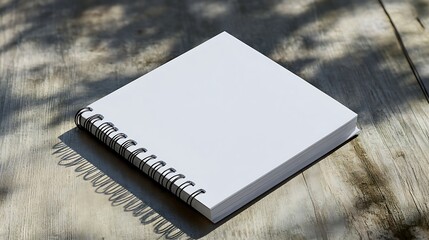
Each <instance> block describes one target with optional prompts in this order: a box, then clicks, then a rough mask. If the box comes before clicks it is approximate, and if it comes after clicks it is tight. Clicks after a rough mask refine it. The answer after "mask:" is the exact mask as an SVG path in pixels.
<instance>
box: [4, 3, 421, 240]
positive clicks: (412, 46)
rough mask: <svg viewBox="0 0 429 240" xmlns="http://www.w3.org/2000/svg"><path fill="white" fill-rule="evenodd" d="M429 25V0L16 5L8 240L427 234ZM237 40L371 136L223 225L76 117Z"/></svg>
mask: <svg viewBox="0 0 429 240" xmlns="http://www.w3.org/2000/svg"><path fill="white" fill-rule="evenodd" d="M428 29H429V1H424V0H409V1H399V0H380V1H377V0H371V1H370V0H363V1H361V0H332V1H324V0H319V1H312V0H302V1H292V0H290V1H289V0H285V1H274V0H271V1H247V0H246V1H245V0H242V1H207V2H201V1H190V0H189V1H159V0H145V1H132V0H126V1H118V2H115V1H111V0H107V1H65V0H50V1H48V0H35V1H14V0H9V1H8V0H2V1H0V75H1V77H0V114H1V115H0V146H1V152H0V239H48V238H49V239H65V238H70V239H87V238H90V239H91V238H92V239H159V238H176V237H180V238H183V239H185V238H188V237H191V238H201V237H203V238H206V239H224V238H226V239H289V238H290V239H314V238H319V239H353V238H364V239H367V238H382V237H384V238H388V239H390V238H412V237H422V238H429V104H428V101H427V100H426V99H425V94H424V89H425V86H426V87H428V86H429V84H428V83H429V30H428ZM223 30H226V31H228V32H229V33H231V34H233V35H235V36H236V37H238V38H239V39H241V40H242V41H244V42H246V43H248V44H249V45H251V46H252V47H254V48H255V49H257V50H259V51H260V52H262V53H264V54H265V55H267V56H269V57H270V58H272V59H273V60H275V61H277V62H278V63H280V64H281V65H283V66H285V67H286V68H288V69H290V70H291V71H293V72H295V73H296V74H298V75H300V76H301V77H303V78H304V79H306V80H308V81H309V82H310V83H311V84H313V85H315V86H316V87H318V88H319V89H321V90H323V91H324V92H326V93H327V94H329V95H331V96H332V97H333V98H335V99H337V100H338V101H340V102H341V103H343V104H344V105H346V106H348V107H350V108H351V109H352V110H354V111H355V112H357V113H358V114H359V120H358V125H359V127H360V128H361V129H362V132H361V134H360V135H359V137H357V138H355V139H354V140H352V141H351V142H349V143H347V144H345V145H344V146H342V147H341V148H340V149H338V150H337V151H335V152H333V153H331V154H330V155H328V156H327V157H325V158H324V159H322V160H321V161H318V162H317V163H316V164H314V165H312V166H311V167H309V168H308V169H306V170H305V171H303V172H302V173H299V174H297V175H296V176H295V177H293V178H291V179H289V180H288V181H285V182H284V183H282V184H280V185H279V186H277V187H276V188H274V189H273V190H272V191H270V192H269V193H267V194H265V195H264V196H262V197H261V198H259V199H257V200H256V201H254V202H252V203H251V204H249V205H248V206H246V207H245V208H243V209H241V210H240V211H239V212H238V213H236V214H234V215H233V216H231V217H230V218H228V219H226V220H225V221H222V222H221V223H219V224H217V225H213V224H210V223H209V222H208V221H207V220H205V219H204V218H203V217H201V216H200V215H199V214H198V213H196V212H195V211H194V210H192V209H190V208H188V207H187V206H186V205H185V204H183V203H181V202H180V201H177V199H176V198H175V197H174V196H172V195H171V194H169V193H167V192H166V191H164V190H162V189H161V188H159V187H158V186H157V185H156V184H155V183H154V182H152V181H150V180H149V179H148V178H146V177H145V176H143V175H142V174H139V173H138V171H137V170H135V169H134V168H132V167H130V166H129V165H127V164H126V163H124V161H122V159H120V158H119V157H118V156H117V155H115V154H113V153H112V152H111V151H109V150H107V149H106V148H105V147H103V146H102V145H101V144H100V143H98V142H97V141H95V140H94V139H93V138H91V137H90V136H88V135H87V134H85V133H83V132H81V131H79V130H77V129H76V128H75V126H74V123H73V115H74V113H75V112H76V110H78V109H79V108H81V107H83V106H85V105H87V104H89V103H91V102H93V101H95V100H96V99H98V98H100V97H102V96H104V95H107V94H108V93H110V92H112V91H114V90H116V89H118V88H119V87H121V86H123V85H125V84H127V83H129V82H131V81H132V80H134V79H135V78H136V77H138V76H140V75H143V74H145V73H147V72H149V71H150V70H152V69H154V68H156V67H158V66H160V65H161V64H163V63H165V62H166V61H168V60H170V59H172V58H174V57H176V56H178V55H180V54H181V53H183V52H185V51H187V50H189V49H190V48H192V47H194V46H196V45H197V44H199V43H201V42H203V41H204V40H206V39H208V38H210V37H212V36H214V35H215V34H217V33H219V32H221V31H223ZM428 89H429V88H428Z"/></svg>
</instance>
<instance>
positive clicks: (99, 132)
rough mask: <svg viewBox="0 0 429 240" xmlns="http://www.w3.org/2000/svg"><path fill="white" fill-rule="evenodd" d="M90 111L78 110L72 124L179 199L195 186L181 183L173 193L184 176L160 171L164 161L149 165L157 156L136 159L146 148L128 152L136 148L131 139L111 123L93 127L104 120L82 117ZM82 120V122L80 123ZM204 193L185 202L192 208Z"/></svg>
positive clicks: (96, 115)
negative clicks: (186, 189) (197, 198)
mask: <svg viewBox="0 0 429 240" xmlns="http://www.w3.org/2000/svg"><path fill="white" fill-rule="evenodd" d="M92 111H93V109H92V108H91V107H84V108H81V109H79V111H77V112H76V114H75V116H74V122H75V124H76V126H77V127H78V128H79V129H82V130H86V131H88V132H90V133H92V134H93V135H94V136H95V137H96V138H97V139H99V140H100V141H102V142H103V143H104V144H106V145H107V146H109V147H110V148H111V149H113V150H115V151H116V152H117V153H118V154H119V155H121V156H122V157H124V158H125V159H127V160H128V162H130V163H131V164H133V165H134V166H136V167H138V168H139V169H140V170H141V171H143V172H145V167H146V173H147V175H148V176H149V177H150V178H152V179H153V180H154V181H156V182H158V183H159V184H161V185H162V186H163V187H165V188H167V189H168V190H169V191H170V192H172V193H173V194H175V195H176V196H178V197H179V198H181V195H182V193H183V191H184V189H185V188H187V187H191V186H192V187H194V186H195V183H194V182H192V181H189V180H187V181H184V182H183V183H181V184H180V185H178V186H177V188H176V189H175V190H174V192H173V186H174V185H175V183H176V182H177V181H179V180H180V179H182V181H183V180H184V179H185V178H186V176H185V175H183V174H181V173H176V169H174V168H171V167H170V168H167V169H165V170H163V171H161V168H163V167H166V166H167V163H166V162H164V161H161V160H159V161H156V162H153V163H149V161H151V160H155V159H157V156H156V155H154V154H151V155H148V156H146V157H144V158H142V159H140V158H138V157H137V156H138V155H139V154H142V153H146V152H147V151H148V150H147V149H146V148H142V147H140V148H137V149H135V150H133V151H130V150H129V149H128V148H130V147H132V146H137V142H136V141H134V140H133V139H127V138H128V136H127V135H126V134H125V133H121V132H118V131H119V129H118V128H117V127H115V125H114V124H113V123H111V122H102V123H101V124H100V125H98V126H96V125H95V123H96V122H99V121H102V120H103V119H104V116H103V115H101V114H98V113H97V114H93V115H91V116H89V117H87V118H83V117H82V114H84V113H86V112H92ZM82 119H83V122H82ZM94 128H95V132H93V129H94ZM116 132H117V133H116ZM113 133H116V134H115V135H113V137H112V136H111V135H112V134H113ZM121 139H124V142H122V143H121V144H119V140H121ZM117 145H118V146H119V148H117ZM127 150H128V151H127ZM127 152H129V154H128V156H127ZM136 160H140V162H138V164H137V163H136V162H135V161H136ZM157 173H158V174H159V175H158V176H157ZM174 173H176V174H174ZM171 174H174V175H172V176H171V177H168V176H169V175H171ZM164 182H166V183H164ZM204 193H206V191H205V190H204V189H202V188H200V189H198V190H195V191H194V192H192V193H191V194H189V195H188V197H187V198H186V201H185V202H186V203H187V204H189V205H191V206H192V202H193V200H194V199H195V198H196V197H197V196H198V195H200V194H204Z"/></svg>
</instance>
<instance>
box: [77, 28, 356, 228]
mask: <svg viewBox="0 0 429 240" xmlns="http://www.w3.org/2000/svg"><path fill="white" fill-rule="evenodd" d="M356 119H357V114H356V113H354V112H353V111H351V110H349V109H348V108H347V107H345V106H343V105H342V104H340V103H339V102H337V101H336V100H334V99H333V98H331V97H329V96H328V95H326V94H325V93H323V92H321V91H320V90H318V89H316V88H315V87H313V86H312V85H310V84H309V83H307V82H306V81H304V80H303V79H301V78H300V77H298V76H297V75H295V74H293V73H292V72H290V71H288V70H286V69H285V68H283V67H282V66H280V65H279V64H277V63H275V62H274V61H272V60H270V59H269V58H268V57H266V56H264V55H262V54H261V53H259V52H257V51H256V50H254V49H252V48H251V47H249V46H248V45H246V44H244V43H243V42H241V41H240V40H238V39H237V38H235V37H233V36H231V35H230V34H228V33H226V32H223V33H220V34H219V35H217V36H214V37H213V38H211V39H209V40H207V41H206V42H204V43H202V44H201V45H199V46H197V47H195V48H193V49H191V50H190V51H188V52H186V53H184V54H182V55H181V56H179V57H177V58H175V59H173V60H171V61H169V62H167V63H165V64H164V65H162V66H160V67H158V68H156V69H155V70H153V71H151V72H149V73H147V74H145V75H143V76H141V77H140V78H138V79H136V80H135V81H133V82H131V83H129V84H127V85H125V86H124V87H122V88H120V89H118V90H116V91H114V92H112V93H111V94H109V95H107V96H105V97H103V98H101V99H99V100H98V101H95V102H94V103H92V104H90V105H88V106H86V107H84V108H82V109H80V110H79V111H78V112H77V113H76V115H75V122H76V125H77V126H78V127H79V128H81V129H84V130H86V131H88V132H89V133H91V134H92V135H94V136H95V137H96V138H97V139H99V140H100V141H102V142H103V143H105V144H106V145H107V146H108V147H109V148H111V149H113V150H114V151H116V152H117V153H118V154H120V155H121V156H123V158H124V161H128V162H129V163H130V164H133V165H134V166H135V167H137V168H139V169H140V170H141V171H142V172H143V173H144V174H146V175H148V176H149V177H150V178H152V179H153V180H154V181H156V182H158V183H159V185H160V187H164V188H165V189H167V190H168V191H170V192H171V193H172V194H174V195H176V196H177V198H178V199H181V200H183V201H184V202H186V203H187V204H188V205H190V206H191V207H193V208H195V209H196V210H197V211H199V212H200V213H201V214H203V215H204V216H205V217H207V218H208V219H210V220H211V221H212V222H213V223H216V222H218V221H220V220H222V219H223V218H225V217H226V216H228V215H229V214H231V213H233V212H234V211H236V210H238V209H239V208H240V207H242V206H244V205H245V204H246V203H249V202H250V201H251V200H253V199H255V198H256V197H258V196H259V195H261V194H263V193H264V192H266V191H267V190H269V189H270V188H272V187H273V186H275V185H277V184H279V183H280V182H281V181H283V180H285V179H287V178H288V177H290V176H291V175H293V174H294V173H296V172H297V171H299V170H300V169H302V168H304V167H306V166H308V165H309V164H310V163H312V162H313V161H315V160H317V159H318V158H320V157H322V156H323V155H325V154H327V153H328V152H329V151H331V150H332V149H334V148H336V147H337V146H339V145H340V144H342V143H344V142H345V141H346V140H348V139H349V138H351V137H352V136H354V135H356V134H357V133H358V131H359V130H358V128H357V127H356ZM273 207H275V206H273Z"/></svg>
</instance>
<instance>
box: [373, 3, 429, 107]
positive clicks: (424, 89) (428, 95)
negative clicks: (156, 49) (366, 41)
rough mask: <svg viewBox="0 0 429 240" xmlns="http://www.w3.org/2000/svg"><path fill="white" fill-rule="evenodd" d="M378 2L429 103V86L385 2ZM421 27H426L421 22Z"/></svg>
mask: <svg viewBox="0 0 429 240" xmlns="http://www.w3.org/2000/svg"><path fill="white" fill-rule="evenodd" d="M378 2H379V3H380V6H381V8H382V9H383V11H384V13H385V14H386V16H387V19H389V22H390V24H391V25H392V28H393V31H394V33H395V36H396V39H397V40H398V43H399V45H400V47H401V50H402V53H403V54H404V56H405V58H406V59H407V62H408V64H409V65H410V68H411V71H412V72H413V74H414V77H415V78H416V80H417V82H418V83H419V85H420V88H421V90H422V92H423V94H424V95H425V97H426V100H427V101H428V103H429V92H428V91H429V86H425V84H424V82H423V80H422V78H421V77H420V74H419V72H418V71H417V68H416V66H415V64H414V62H413V60H412V59H411V57H410V55H409V53H408V50H407V48H406V47H405V45H404V42H403V41H402V38H401V35H400V34H399V31H398V29H397V27H396V25H395V23H394V22H393V20H392V18H391V16H390V14H389V12H388V11H387V9H386V7H385V6H384V3H383V1H382V0H378ZM417 21H419V19H418V18H417ZM419 22H420V21H419ZM420 25H422V27H423V28H424V26H423V24H421V22H420Z"/></svg>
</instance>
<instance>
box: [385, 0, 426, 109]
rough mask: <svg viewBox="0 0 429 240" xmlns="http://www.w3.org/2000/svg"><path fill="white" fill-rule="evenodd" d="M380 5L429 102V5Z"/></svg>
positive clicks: (418, 1)
mask: <svg viewBox="0 0 429 240" xmlns="http://www.w3.org/2000/svg"><path fill="white" fill-rule="evenodd" d="M379 1H380V3H381V5H382V7H383V8H384V9H385V11H386V15H387V16H388V18H389V19H390V21H391V23H392V25H393V27H394V30H395V32H396V33H397V39H398V41H399V42H400V44H401V47H402V49H403V52H404V55H405V56H406V57H407V60H408V62H409V65H410V67H411V68H412V69H413V72H414V75H415V77H416V79H417V81H418V82H419V84H420V85H421V88H422V91H423V92H424V93H425V95H426V98H427V99H428V102H429V60H428V59H429V50H428V49H429V48H428V47H427V46H429V31H428V29H427V28H429V3H428V2H427V1H423V0H412V1H394V0H379Z"/></svg>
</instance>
